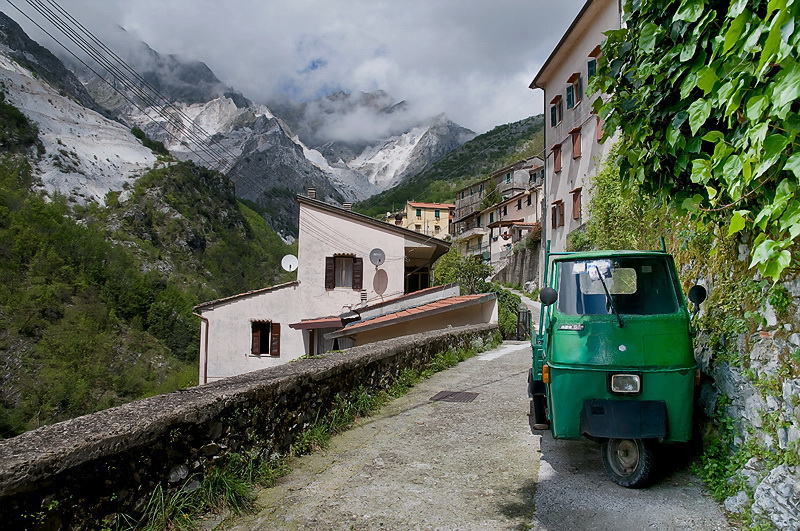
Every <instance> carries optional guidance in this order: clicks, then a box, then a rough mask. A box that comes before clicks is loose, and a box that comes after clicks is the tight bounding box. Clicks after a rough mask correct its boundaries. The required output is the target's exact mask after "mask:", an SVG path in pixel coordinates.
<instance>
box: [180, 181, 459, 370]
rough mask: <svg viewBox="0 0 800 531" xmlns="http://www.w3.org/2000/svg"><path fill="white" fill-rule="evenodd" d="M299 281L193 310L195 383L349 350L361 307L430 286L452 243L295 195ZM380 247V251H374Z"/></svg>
mask: <svg viewBox="0 0 800 531" xmlns="http://www.w3.org/2000/svg"><path fill="white" fill-rule="evenodd" d="M297 201H298V203H299V206H300V219H299V222H300V223H299V235H298V253H297V254H298V256H297V280H295V281H293V282H288V283H285V284H280V285H277V286H270V287H267V288H262V289H258V290H253V291H249V292H247V293H240V294H237V295H234V296H231V297H226V298H223V299H218V300H215V301H210V302H206V303H203V304H200V305H198V306H196V307H195V312H196V314H197V315H198V316H200V318H201V321H202V322H201V331H200V383H201V384H202V383H207V382H211V381H214V380H218V379H220V378H225V377H228V376H232V375H235V374H241V373H244V372H250V371H254V370H258V369H263V368H267V367H271V366H275V365H281V364H284V363H287V362H289V361H291V360H293V359H296V358H299V357H301V356H303V355H308V354H317V353H321V352H326V351H329V350H338V349H343V348H348V347H350V346H353V345H354V344H355V343H354V340H353V339H352V338H351V337H348V336H342V337H328V338H326V335H327V334H330V333H332V332H334V331H336V330H338V329H341V328H342V327H343V326H344V325H345V324H347V323H348V322H349V321H355V320H359V319H360V315H359V313H358V312H359V310H361V309H362V308H366V307H369V306H370V305H375V304H378V303H381V302H383V301H387V300H390V299H397V298H398V297H403V296H405V295H407V294H410V293H413V292H417V291H420V290H423V289H425V288H428V286H429V279H430V269H431V266H432V265H433V263H434V262H435V261H436V259H437V258H439V256H441V255H443V254H444V253H446V252H447V250H448V248H449V246H450V244H449V243H447V242H445V241H442V240H440V239H438V238H435V237H431V236H425V235H423V234H420V233H417V232H415V231H411V230H407V229H404V228H401V227H397V226H394V225H390V224H387V223H384V222H382V221H379V220H375V219H372V218H370V217H367V216H363V215H361V214H357V213H354V212H351V211H349V210H345V209H342V208H338V207H335V206H332V205H328V204H326V203H323V202H321V201H317V200H315V199H311V198H308V197H302V196H299V197H298V198H297ZM375 250H380V252H379V253H378V252H375Z"/></svg>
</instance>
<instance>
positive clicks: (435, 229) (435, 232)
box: [433, 225, 441, 234]
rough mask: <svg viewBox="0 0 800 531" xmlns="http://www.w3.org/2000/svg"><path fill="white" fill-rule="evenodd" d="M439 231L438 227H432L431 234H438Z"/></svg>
mask: <svg viewBox="0 0 800 531" xmlns="http://www.w3.org/2000/svg"><path fill="white" fill-rule="evenodd" d="M440 230H441V229H440V228H439V225H434V226H433V233H434V234H439V231H440Z"/></svg>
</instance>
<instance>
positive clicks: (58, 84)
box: [0, 13, 156, 204]
mask: <svg viewBox="0 0 800 531" xmlns="http://www.w3.org/2000/svg"><path fill="white" fill-rule="evenodd" d="M0 88H2V90H3V92H4V93H5V98H6V100H7V101H8V102H10V103H11V104H13V105H14V106H15V107H17V108H18V109H20V110H22V112H23V113H24V114H25V115H26V116H27V117H28V118H29V119H30V120H31V121H32V122H33V123H35V124H36V127H37V129H38V139H39V151H38V153H36V156H35V157H34V158H32V159H31V163H32V164H33V166H34V170H35V173H36V174H37V176H38V177H39V182H40V186H41V188H42V189H44V190H45V191H46V192H48V193H50V194H54V193H59V194H63V195H66V196H68V197H71V198H72V199H73V200H74V201H76V202H81V203H85V202H96V203H100V204H102V203H103V201H104V198H105V196H106V194H107V193H108V192H109V191H111V190H121V189H122V188H123V187H125V186H130V185H131V184H132V183H133V181H134V180H135V179H136V178H138V177H139V176H141V175H142V174H143V173H144V172H145V171H147V170H148V169H149V168H151V167H152V166H153V164H154V163H155V162H156V157H155V155H154V154H153V153H152V151H150V149H148V148H146V147H144V146H143V145H142V144H141V142H140V141H139V140H137V139H136V138H135V137H134V136H133V135H132V134H131V133H130V130H129V129H128V128H127V127H125V126H124V125H122V124H120V123H118V122H115V121H113V120H110V119H109V118H107V117H106V116H104V115H103V114H101V113H100V112H98V111H97V110H95V109H99V105H98V104H97V103H96V102H95V101H94V99H93V98H92V96H91V95H90V94H89V93H88V92H87V91H86V89H85V88H84V87H83V85H82V84H81V83H80V81H78V79H77V78H76V77H75V76H74V75H73V74H72V72H70V71H69V70H67V69H66V68H64V66H63V65H62V64H61V62H60V61H59V60H58V58H56V57H55V56H54V55H53V54H52V53H50V52H49V51H48V50H47V49H45V48H43V47H41V46H39V45H38V44H36V43H35V42H33V41H31V40H30V39H29V38H28V37H27V35H25V33H24V32H23V30H22V28H20V27H19V25H17V24H16V22H14V21H13V20H11V19H10V18H8V17H6V16H5V15H4V14H2V13H0Z"/></svg>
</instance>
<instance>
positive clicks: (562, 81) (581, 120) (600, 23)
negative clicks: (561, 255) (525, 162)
mask: <svg viewBox="0 0 800 531" xmlns="http://www.w3.org/2000/svg"><path fill="white" fill-rule="evenodd" d="M620 25H621V11H620V4H619V1H618V0H588V1H587V2H586V3H585V4H584V5H583V8H582V9H581V11H580V13H578V16H577V17H576V18H575V20H574V21H573V22H572V25H571V26H570V27H569V29H567V31H566V33H565V34H564V36H563V37H562V38H561V41H560V42H559V43H558V45H556V47H555V49H554V50H553V52H552V53H551V54H550V57H548V59H547V61H545V63H544V65H543V66H542V68H541V70H539V73H538V74H536V77H535V78H534V79H533V82H532V83H531V85H530V88H532V89H541V90H543V91H544V101H545V117H546V120H547V124H546V126H545V134H544V138H545V148H546V159H545V161H546V164H545V167H546V172H545V174H546V175H545V186H544V193H545V202H546V204H547V207H548V210H549V213H548V215H545V216H544V220H543V221H544V222H545V228H544V234H545V237H546V238H547V239H549V240H550V242H551V247H550V248H551V250H554V251H563V250H565V249H566V248H567V236H568V235H569V233H570V232H572V231H574V230H576V229H579V228H581V227H582V226H583V225H584V224H585V223H586V204H587V201H588V199H589V197H588V193H587V191H588V190H587V187H588V185H589V183H590V180H591V177H592V176H593V175H594V174H595V173H596V172H597V169H598V167H599V165H600V164H601V163H602V161H603V159H604V158H605V156H606V155H607V153H608V151H609V149H610V146H611V144H612V142H610V141H605V142H603V143H601V142H600V140H601V139H602V132H603V130H602V123H601V121H600V120H599V118H598V116H597V115H596V114H594V113H593V112H592V103H593V102H594V100H595V99H596V98H597V97H599V95H598V94H587V93H586V86H587V83H588V81H589V80H590V79H591V77H592V76H593V75H594V74H595V72H596V69H597V59H598V57H599V56H600V44H601V42H602V41H603V39H604V36H603V32H605V31H608V30H613V29H619V28H620Z"/></svg>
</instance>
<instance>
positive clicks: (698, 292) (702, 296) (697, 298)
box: [689, 285, 708, 306]
mask: <svg viewBox="0 0 800 531" xmlns="http://www.w3.org/2000/svg"><path fill="white" fill-rule="evenodd" d="M707 296H708V292H707V291H706V288H704V287H703V286H700V285H695V286H692V288H691V289H690V290H689V300H690V301H692V302H693V303H695V304H696V305H698V306H699V305H700V304H701V303H702V302H703V301H704V300H706V297H707Z"/></svg>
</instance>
